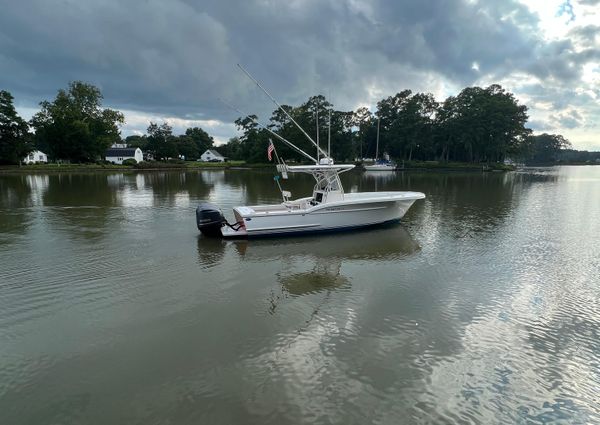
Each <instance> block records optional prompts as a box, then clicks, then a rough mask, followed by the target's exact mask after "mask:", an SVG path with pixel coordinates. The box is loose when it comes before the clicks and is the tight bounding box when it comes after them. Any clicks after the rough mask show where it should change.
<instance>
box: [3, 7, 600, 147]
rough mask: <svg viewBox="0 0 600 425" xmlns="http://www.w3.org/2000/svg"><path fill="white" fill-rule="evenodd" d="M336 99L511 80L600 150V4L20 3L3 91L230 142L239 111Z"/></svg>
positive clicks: (547, 119)
mask: <svg viewBox="0 0 600 425" xmlns="http://www.w3.org/2000/svg"><path fill="white" fill-rule="evenodd" d="M236 63H241V64H243V65H244V66H245V67H246V68H247V69H248V70H249V71H250V72H252V73H253V74H254V75H255V77H256V78H257V79H259V80H260V81H261V82H263V83H264V85H265V86H266V87H267V88H269V90H270V91H271V93H272V94H273V95H274V96H275V97H276V98H277V99H278V100H279V101H280V102H281V103H287V104H293V105H298V104H300V103H301V102H303V101H305V100H306V99H307V98H308V97H309V96H310V95H313V94H317V93H322V94H324V95H325V96H326V97H328V98H330V99H331V101H332V102H333V103H334V105H335V107H336V108H338V109H342V110H351V109H356V108H357V107H359V106H368V107H370V108H371V109H373V110H374V106H375V103H376V102H377V101H378V100H380V99H381V98H383V97H385V96H390V95H393V94H395V93H397V92H398V91H401V90H403V89H411V90H413V91H423V92H431V93H433V94H434V95H435V96H436V98H437V99H438V100H443V99H445V98H446V97H447V96H450V95H456V94H457V93H458V92H460V90H461V89H462V88H464V87H467V86H472V85H480V86H487V85H489V84H492V83H498V84H501V85H502V86H503V87H505V88H506V89H508V90H510V91H512V92H513V93H515V95H516V96H517V98H518V99H519V101H520V102H522V103H524V104H526V105H527V106H528V107H529V114H530V122H529V124H530V127H531V128H533V129H534V130H535V131H536V132H553V133H559V134H563V135H564V136H566V137H567V138H568V139H569V140H570V141H571V142H572V143H573V145H574V147H575V148H577V149H588V150H600V132H599V129H600V124H599V123H600V0H570V1H569V0H567V1H561V0H558V1H555V0H539V1H537V0H497V1H492V0H369V1H368V0H284V1H276V0H236V1H233V0H231V1H228V0H218V1H212V0H203V1H195V0H170V1H165V0H144V1H136V0H133V1H127V2H123V1H120V0H62V1H49V0H20V1H12V2H8V4H6V3H5V4H3V6H2V11H1V13H0V89H4V90H8V91H10V92H11V93H12V94H13V96H14V97H15V104H16V106H17V109H18V111H19V112H20V113H21V114H22V115H23V116H24V117H26V118H29V117H30V116H31V115H32V114H33V113H35V112H36V111H37V110H38V103H39V102H40V101H41V100H52V99H53V98H54V97H55V95H56V91H57V90H58V89H59V88H64V87H66V86H67V84H68V83H69V81H73V80H83V81H86V82H89V83H92V84H94V85H96V86H98V87H99V88H100V89H101V90H102V93H103V94H104V104H105V105H106V106H109V107H112V108H116V109H119V110H121V111H123V112H124V113H125V117H126V121H127V122H126V124H125V126H124V127H123V129H122V130H123V134H124V135H129V134H134V133H138V132H140V133H144V132H145V129H146V127H147V126H148V123H149V121H150V120H153V121H159V122H160V121H163V120H166V121H168V122H169V123H170V124H171V125H173V126H174V127H175V130H176V132H180V131H183V129H185V128H186V127H189V126H196V125H199V126H201V127H203V128H204V129H205V130H207V131H208V132H209V133H210V134H212V135H213V136H215V138H216V139H217V140H218V141H221V142H222V141H226V140H227V139H228V138H229V137H231V136H233V135H235V127H234V125H233V120H234V119H235V118H236V117H237V116H238V114H236V113H235V112H232V111H230V110H228V109H227V108H226V107H225V106H223V105H222V104H221V103H220V101H219V98H223V99H225V100H227V101H228V102H230V103H232V104H234V105H236V106H238V107H239V108H240V109H242V110H243V111H244V112H246V113H257V114H259V115H260V116H261V118H265V119H267V118H268V115H269V113H270V111H272V110H273V105H272V104H271V103H270V101H269V100H268V99H267V98H266V96H264V95H263V94H262V93H261V92H259V91H258V89H257V88H256V87H255V86H254V85H253V84H252V83H251V82H249V80H248V79H247V78H246V77H245V76H244V75H243V74H242V73H241V71H239V69H237V67H236Z"/></svg>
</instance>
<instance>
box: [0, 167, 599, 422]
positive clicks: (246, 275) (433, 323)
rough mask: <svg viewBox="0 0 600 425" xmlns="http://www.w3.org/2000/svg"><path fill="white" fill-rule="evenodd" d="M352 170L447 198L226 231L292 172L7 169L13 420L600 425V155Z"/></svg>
mask: <svg viewBox="0 0 600 425" xmlns="http://www.w3.org/2000/svg"><path fill="white" fill-rule="evenodd" d="M343 183H344V185H345V188H346V190H349V191H358V190H360V191H365V190H417V191H422V192H424V193H426V195H427V199H426V200H424V201H418V202H417V203H415V204H414V206H413V207H412V208H411V210H410V211H409V213H408V214H407V215H406V217H405V218H404V220H403V222H402V224H400V225H395V226H388V227H385V228H379V229H374V230H367V231H361V232H357V233H348V234H342V233H340V234H333V235H327V236H316V237H300V238H284V239H266V240H250V241H222V240H211V239H205V238H203V237H201V236H199V234H198V231H197V229H196V228H195V222H194V208H195V205H196V204H197V203H198V201H200V200H210V201H212V202H215V203H217V204H219V205H221V206H223V208H224V210H225V211H226V213H227V214H230V207H232V206H235V205H243V204H254V203H263V202H276V201H277V200H278V199H279V198H278V196H279V193H278V191H277V188H276V186H275V184H274V182H273V180H272V173H270V172H266V171H243V170H229V171H202V172H191V173H185V172H153V173H137V174H135V173H131V174H128V173H125V174H123V173H107V174H104V173H87V174H50V175H43V174H42V175H27V176H26V175H15V176H8V175H2V176H0V423H1V424H15V425H18V424H107V423H110V424H175V423H178V424H191V423H206V424H234V423H240V424H242V423H243V424H251V423H256V424H287V423H290V424H291V423H310V424H330V423H336V424H366V423H377V424H397V423H407V422H412V423H465V422H470V423H548V422H554V421H555V422H559V423H560V422H567V423H598V422H600V410H599V409H600V407H599V406H600V241H599V240H598V237H599V236H600V167H562V168H552V169H530V170H526V171H522V172H515V173H506V174H503V173H469V174H454V173H448V174H440V173H397V174H393V175H392V174H390V175H387V176H385V175H377V174H366V173H363V174H361V173H354V172H352V173H346V174H344V175H343ZM285 184H286V186H287V188H288V189H290V190H291V191H292V193H293V195H294V197H299V196H304V194H305V193H307V192H310V190H311V188H312V182H311V181H310V180H309V179H308V178H303V177H300V178H294V179H293V180H289V181H286V182H285Z"/></svg>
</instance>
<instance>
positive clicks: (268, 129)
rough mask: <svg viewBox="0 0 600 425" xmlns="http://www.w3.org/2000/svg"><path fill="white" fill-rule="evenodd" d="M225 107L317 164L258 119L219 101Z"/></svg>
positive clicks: (313, 159) (223, 101)
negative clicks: (248, 119) (246, 118)
mask: <svg viewBox="0 0 600 425" xmlns="http://www.w3.org/2000/svg"><path fill="white" fill-rule="evenodd" d="M219 100H220V101H221V102H222V103H223V104H224V105H225V106H227V107H228V108H231V109H233V110H234V111H236V112H237V113H238V114H240V115H241V116H245V117H248V118H250V119H252V121H253V122H254V123H256V125H258V126H259V127H260V128H262V129H264V130H267V131H268V132H269V133H270V134H272V135H273V136H274V137H277V139H278V140H281V141H282V142H283V143H285V144H286V145H288V146H289V147H290V148H292V149H294V150H295V151H296V152H298V153H299V154H301V155H304V156H305V157H307V158H308V159H310V160H311V161H314V162H315V163H316V162H317V160H316V159H315V158H313V157H312V156H310V155H309V154H307V153H306V152H304V151H303V150H302V149H300V148H299V147H297V146H296V145H294V144H293V143H292V142H290V141H289V140H287V139H285V138H284V137H282V136H280V135H279V134H277V133H275V132H274V131H273V130H271V129H270V128H269V127H267V126H266V125H264V124H263V123H261V122H260V121H258V118H251V117H250V115H247V114H245V113H243V112H242V111H240V110H239V109H238V108H236V107H235V106H233V105H231V104H229V103H227V102H225V100H223V99H219Z"/></svg>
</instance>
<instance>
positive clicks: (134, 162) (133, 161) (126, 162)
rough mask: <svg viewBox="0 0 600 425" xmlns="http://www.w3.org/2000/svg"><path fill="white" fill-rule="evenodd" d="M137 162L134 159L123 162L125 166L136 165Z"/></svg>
mask: <svg viewBox="0 0 600 425" xmlns="http://www.w3.org/2000/svg"><path fill="white" fill-rule="evenodd" d="M136 164H137V161H136V160H135V159H133V158H127V159H126V160H124V161H123V165H136Z"/></svg>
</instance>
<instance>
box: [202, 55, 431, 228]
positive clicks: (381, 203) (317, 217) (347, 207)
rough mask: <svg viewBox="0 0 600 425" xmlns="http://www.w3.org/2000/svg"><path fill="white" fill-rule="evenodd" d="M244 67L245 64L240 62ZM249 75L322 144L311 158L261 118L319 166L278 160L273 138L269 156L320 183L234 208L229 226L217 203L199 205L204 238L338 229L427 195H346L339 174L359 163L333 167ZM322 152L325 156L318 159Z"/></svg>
mask: <svg viewBox="0 0 600 425" xmlns="http://www.w3.org/2000/svg"><path fill="white" fill-rule="evenodd" d="M240 68H241V66H240ZM242 70H243V71H244V72H246V74H247V75H248V77H250V78H251V79H252V80H253V81H254V82H255V83H256V84H257V85H258V86H259V87H260V88H261V89H262V90H263V91H264V92H265V93H266V94H267V95H268V96H269V97H270V98H271V100H272V101H273V102H274V103H275V104H276V105H277V106H278V107H279V109H280V110H281V111H282V112H283V113H284V114H285V115H286V116H287V117H288V118H289V119H290V121H291V122H292V123H294V124H295V125H296V126H297V127H298V129H299V130H300V131H301V132H302V133H303V134H304V136H306V138H308V140H309V141H310V142H311V143H312V144H313V146H315V147H316V148H317V158H314V157H312V156H311V155H309V154H308V153H306V152H305V151H303V150H302V149H300V148H299V147H297V146H296V145H294V144H293V143H291V142H290V141H288V140H286V139H284V138H283V137H282V136H280V135H279V134H277V133H275V132H273V131H272V130H270V129H269V128H268V127H267V126H264V125H262V124H260V123H258V122H257V124H258V125H260V126H261V127H263V128H264V129H265V130H266V131H268V132H269V133H271V134H272V135H273V136H274V137H276V138H277V139H278V140H280V141H281V142H283V143H285V144H286V145H287V146H289V147H290V148H292V149H294V150H295V151H296V152H298V153H300V154H302V155H303V156H304V157H306V158H308V159H309V160H311V161H312V162H313V164H314V165H296V166H289V165H287V164H286V163H285V162H284V161H283V160H282V159H281V158H279V156H278V154H277V151H276V150H275V146H274V145H273V142H270V143H269V146H268V149H267V153H268V156H269V158H271V154H272V153H274V154H275V158H276V159H277V162H278V165H277V170H278V171H279V172H280V173H281V177H283V178H284V179H286V178H287V176H288V173H304V174H309V175H312V176H313V178H314V179H315V186H314V189H313V193H312V195H311V196H307V197H304V198H300V199H296V200H291V199H290V197H291V193H290V192H288V191H286V190H283V189H282V188H281V185H280V183H279V179H280V176H279V175H277V176H275V181H276V183H277V185H278V187H279V189H280V191H281V195H282V198H283V202H282V203H280V204H272V205H252V206H239V207H235V208H233V214H234V216H235V223H233V224H230V223H228V222H227V220H225V218H224V217H223V213H222V212H221V210H220V209H219V207H217V206H216V205H213V204H210V203H208V202H203V203H201V204H200V205H198V207H197V209H196V224H197V226H198V229H199V230H200V232H202V234H203V235H205V236H213V237H225V238H240V237H251V236H270V235H284V234H299V233H315V232H322V231H337V230H348V229H356V228H361V227H367V226H374V225H379V224H384V223H388V222H394V221H398V220H400V219H401V218H402V217H403V216H404V214H406V212H407V211H408V209H409V208H410V207H411V205H412V204H413V203H414V202H415V201H417V200H419V199H423V198H425V195H424V194H423V193H420V192H359V193H345V192H344V189H343V187H342V182H341V180H340V177H339V175H340V174H341V173H343V172H346V171H349V170H351V169H352V168H354V165H352V164H348V165H334V163H333V159H332V158H331V156H330V152H325V151H324V150H323V149H321V148H320V147H319V144H318V143H316V142H315V141H314V140H313V139H312V138H311V137H310V136H309V135H308V134H307V133H306V131H304V129H303V128H302V127H300V125H299V124H298V123H297V122H296V121H295V120H294V119H293V118H292V117H291V115H289V114H288V112H287V111H286V110H285V109H284V108H282V107H281V106H280V105H279V103H277V101H276V100H275V99H274V98H273V97H271V95H270V94H269V93H268V92H267V91H266V90H265V89H264V88H263V87H262V86H261V85H260V84H259V83H258V81H256V80H255V79H254V78H253V77H252V76H251V75H250V74H248V72H247V71H246V70H244V69H243V68H242ZM319 155H322V156H323V157H322V158H320V159H319Z"/></svg>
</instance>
